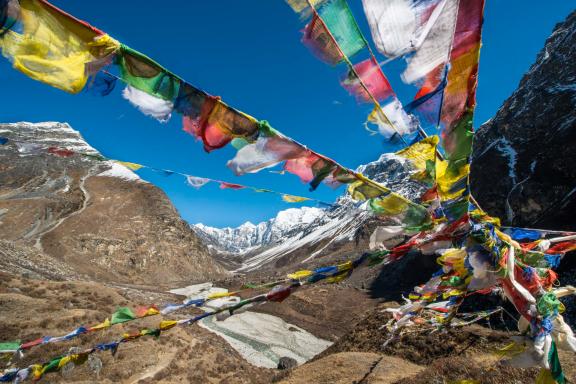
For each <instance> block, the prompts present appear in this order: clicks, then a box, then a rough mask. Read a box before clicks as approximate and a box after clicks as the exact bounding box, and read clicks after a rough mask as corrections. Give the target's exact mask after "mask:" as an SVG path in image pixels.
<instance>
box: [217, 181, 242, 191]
mask: <svg viewBox="0 0 576 384" xmlns="http://www.w3.org/2000/svg"><path fill="white" fill-rule="evenodd" d="M244 188H246V187H245V186H243V185H240V184H233V183H226V182H224V181H222V182H220V189H244Z"/></svg>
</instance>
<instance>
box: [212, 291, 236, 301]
mask: <svg viewBox="0 0 576 384" xmlns="http://www.w3.org/2000/svg"><path fill="white" fill-rule="evenodd" d="M236 293H237V292H214V293H211V294H209V295H208V297H207V298H206V299H208V300H212V299H219V298H221V297H228V296H234V295H235V294H236Z"/></svg>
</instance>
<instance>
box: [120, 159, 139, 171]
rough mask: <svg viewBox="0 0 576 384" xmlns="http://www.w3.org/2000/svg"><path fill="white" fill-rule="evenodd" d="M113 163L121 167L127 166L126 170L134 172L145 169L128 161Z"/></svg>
mask: <svg viewBox="0 0 576 384" xmlns="http://www.w3.org/2000/svg"><path fill="white" fill-rule="evenodd" d="M113 161H114V162H115V163H117V164H120V165H123V166H125V167H126V168H128V169H130V170H132V171H137V170H139V169H140V168H143V167H144V166H143V165H140V164H136V163H130V162H128V161H119V160H113Z"/></svg>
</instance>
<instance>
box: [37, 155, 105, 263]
mask: <svg viewBox="0 0 576 384" xmlns="http://www.w3.org/2000/svg"><path fill="white" fill-rule="evenodd" d="M97 167H98V166H97V165H94V166H92V167H90V169H89V170H88V173H86V174H85V175H84V176H82V177H81V178H80V182H79V183H78V187H79V188H80V190H81V191H82V193H83V195H84V198H83V200H82V207H80V209H78V210H77V211H74V212H71V213H70V214H69V215H66V216H64V217H62V218H60V219H58V221H57V222H56V224H54V225H53V226H52V227H50V228H47V229H46V230H44V231H42V232H40V233H39V234H38V235H37V238H36V242H35V244H34V247H35V248H36V249H38V250H40V251H42V252H43V251H44V249H43V248H42V239H43V238H44V236H46V235H47V234H48V233H50V232H52V231H54V230H55V229H56V228H58V227H59V226H60V225H62V223H63V222H64V221H66V220H67V219H69V218H71V217H73V216H76V215H79V214H81V213H82V212H84V210H85V209H86V207H88V202H89V201H90V198H91V196H90V192H88V190H87V189H86V186H85V184H86V180H88V178H90V177H92V176H94V174H93V171H94V168H97Z"/></svg>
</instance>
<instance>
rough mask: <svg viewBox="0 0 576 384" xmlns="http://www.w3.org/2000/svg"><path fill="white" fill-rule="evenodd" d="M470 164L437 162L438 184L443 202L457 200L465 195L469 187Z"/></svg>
mask: <svg viewBox="0 0 576 384" xmlns="http://www.w3.org/2000/svg"><path fill="white" fill-rule="evenodd" d="M469 173H470V164H468V163H466V162H462V163H460V164H458V163H449V162H448V161H446V160H440V159H437V160H436V184H437V185H438V195H439V196H440V199H441V200H442V201H446V200H453V199H456V198H458V197H460V196H462V194H463V193H464V191H465V190H466V187H467V185H468V184H467V180H468V174H469Z"/></svg>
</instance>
